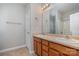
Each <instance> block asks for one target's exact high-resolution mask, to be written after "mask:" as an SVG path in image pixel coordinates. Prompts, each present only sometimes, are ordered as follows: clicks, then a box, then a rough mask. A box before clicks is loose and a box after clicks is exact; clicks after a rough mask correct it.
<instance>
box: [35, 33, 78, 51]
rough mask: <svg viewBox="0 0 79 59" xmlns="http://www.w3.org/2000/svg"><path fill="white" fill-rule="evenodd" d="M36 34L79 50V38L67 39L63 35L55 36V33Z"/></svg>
mask: <svg viewBox="0 0 79 59" xmlns="http://www.w3.org/2000/svg"><path fill="white" fill-rule="evenodd" d="M34 36H35V37H39V38H42V39H44V40H48V41H51V42H55V43H59V44H62V45H65V46H68V47H71V48H75V49H78V50H79V40H76V39H67V38H63V37H58V36H57V35H56V36H55V35H43V34H36V35H34Z"/></svg>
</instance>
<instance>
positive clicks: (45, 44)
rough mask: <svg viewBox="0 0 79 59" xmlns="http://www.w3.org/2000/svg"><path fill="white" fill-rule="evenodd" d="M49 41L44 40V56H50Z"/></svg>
mask: <svg viewBox="0 0 79 59" xmlns="http://www.w3.org/2000/svg"><path fill="white" fill-rule="evenodd" d="M48 48H49V47H48V41H47V40H42V56H48Z"/></svg>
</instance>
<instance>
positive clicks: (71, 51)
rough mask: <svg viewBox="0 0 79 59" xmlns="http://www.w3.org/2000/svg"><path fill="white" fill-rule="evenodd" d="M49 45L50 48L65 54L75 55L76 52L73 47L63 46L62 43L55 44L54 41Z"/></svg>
mask: <svg viewBox="0 0 79 59" xmlns="http://www.w3.org/2000/svg"><path fill="white" fill-rule="evenodd" d="M49 47H50V48H52V49H56V50H57V51H59V52H61V53H64V54H66V55H76V54H77V51H76V50H75V49H72V48H68V47H65V46H63V45H60V44H56V43H52V42H50V43H49Z"/></svg>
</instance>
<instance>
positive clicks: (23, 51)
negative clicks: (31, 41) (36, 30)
mask: <svg viewBox="0 0 79 59" xmlns="http://www.w3.org/2000/svg"><path fill="white" fill-rule="evenodd" d="M0 56H34V55H31V54H30V53H29V51H28V49H27V48H20V49H16V50H12V51H7V52H3V53H0Z"/></svg>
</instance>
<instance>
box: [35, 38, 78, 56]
mask: <svg viewBox="0 0 79 59" xmlns="http://www.w3.org/2000/svg"><path fill="white" fill-rule="evenodd" d="M34 51H35V53H36V54H37V55H39V56H79V50H77V49H74V48H70V47H68V46H64V45H62V44H58V43H55V42H50V41H47V40H45V39H42V38H37V37H34Z"/></svg>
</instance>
